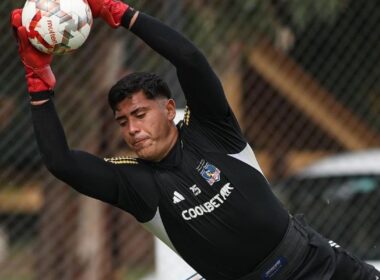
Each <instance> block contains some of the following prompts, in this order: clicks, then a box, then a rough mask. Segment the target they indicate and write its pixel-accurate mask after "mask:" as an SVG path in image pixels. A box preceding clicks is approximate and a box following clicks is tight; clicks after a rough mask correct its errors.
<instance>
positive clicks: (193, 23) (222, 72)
mask: <svg viewBox="0 0 380 280" xmlns="http://www.w3.org/2000/svg"><path fill="white" fill-rule="evenodd" d="M23 3H24V2H23V1H18V0H12V1H11V0H3V1H1V3H0V15H1V16H0V31H1V33H0V34H1V37H0V44H1V53H0V65H1V72H0V279H1V280H2V279H7V280H12V279H17V280H19V279H55V280H56V279H91V280H96V279H115V280H117V279H143V277H145V276H146V275H148V274H149V273H150V272H152V271H153V270H154V266H155V259H154V247H153V240H152V238H151V236H150V235H149V234H147V233H145V232H144V231H143V230H142V229H141V228H140V226H139V225H138V224H137V223H136V221H135V220H134V218H132V217H131V216H129V215H128V214H126V213H123V212H121V211H119V210H117V209H114V208H112V207H110V206H107V205H105V204H103V203H99V202H97V201H95V200H92V199H87V198H84V197H83V196H81V195H78V194H77V193H76V192H75V191H72V190H71V189H70V188H68V187H67V186H65V185H64V184H63V183H61V182H59V181H58V180H56V179H55V178H53V177H52V175H50V174H49V173H48V172H47V170H46V169H45V168H44V167H43V165H42V163H41V159H40V156H39V154H38V150H37V147H36V143H35V140H34V136H33V131H32V127H31V121H30V112H29V104H28V96H27V94H26V84H25V81H24V71H23V67H22V64H21V62H20V61H19V59H18V55H17V48H16V44H15V42H14V39H13V37H12V32H11V30H10V28H9V20H8V19H9V13H10V11H11V10H12V9H13V8H15V7H21V6H22V5H23ZM130 4H132V5H133V6H134V7H136V8H137V9H139V10H142V11H144V12H147V13H150V14H151V15H153V16H156V17H158V18H160V19H161V20H163V21H164V22H166V23H168V24H170V25H171V26H173V27H175V28H176V29H178V30H180V31H182V32H183V33H184V34H186V36H188V37H189V38H190V39H192V40H193V41H194V42H195V43H196V44H197V45H198V46H199V47H200V48H201V49H202V50H203V51H204V52H205V54H206V55H207V57H208V58H209V61H210V63H211V64H212V66H213V67H214V69H215V71H216V72H217V73H218V75H219V76H220V78H221V80H222V82H223V85H224V87H225V90H226V93H227V95H228V98H229V101H230V104H231V106H232V107H233V109H234V111H235V113H236V115H237V117H238V119H239V122H240V124H241V126H242V129H243V131H244V133H245V136H246V138H247V140H248V141H249V142H250V144H251V145H252V146H253V147H254V149H255V152H256V155H257V157H258V159H259V162H260V163H261V166H262V168H263V169H264V172H265V174H266V175H267V176H268V178H269V180H270V181H271V182H273V183H276V182H281V181H282V180H284V179H286V178H287V177H288V176H290V175H292V174H294V173H295V172H297V171H298V170H300V169H301V168H303V167H304V166H305V165H307V164H308V163H311V162H313V161H315V160H316V159H319V158H321V157H324V156H327V155H331V154H335V153H338V152H342V151H351V150H360V149H367V148H373V147H378V146H379V144H380V84H379V83H380V67H379V59H380V40H379V38H380V4H379V2H378V1H377V0H367V1H354V0H318V1H314V0H271V1H269V0H235V1H232V0H219V1H216V0H208V1H206V0H191V1H190V0H177V1H174V0H166V1H165V0H156V1H147V0H146V1H144V0H141V1H130ZM52 68H53V70H54V72H55V74H56V77H57V81H58V83H57V86H56V97H55V102H56V105H57V110H58V112H59V115H60V117H61V119H62V122H63V124H64V127H65V130H66V133H67V137H68V141H69V143H70V146H71V147H72V148H75V149H83V150H86V151H89V152H92V153H94V154H97V155H99V156H100V157H110V156H118V155H125V154H128V153H129V151H128V150H126V148H125V145H124V143H123V142H122V141H121V138H120V137H118V134H117V126H116V124H115V123H114V122H113V120H112V113H111V111H110V110H109V109H108V107H107V101H106V96H107V93H108V89H109V88H110V87H111V86H112V85H113V84H114V83H115V82H116V81H117V80H118V79H119V78H121V77H122V76H123V75H125V74H126V73H129V72H133V71H153V72H157V73H159V74H161V75H162V76H164V77H165V78H166V80H167V81H168V83H169V84H170V86H171V88H172V89H173V92H174V93H175V99H176V101H177V103H178V105H179V107H182V108H183V107H184V106H185V100H184V97H183V94H182V92H181V89H180V87H179V84H178V81H177V79H176V76H175V71H174V69H173V68H172V67H171V65H170V64H169V63H168V62H166V61H165V60H163V59H162V58H160V57H159V56H158V55H157V54H155V53H153V52H152V51H151V50H150V49H149V48H148V47H146V46H145V45H144V44H143V43H142V42H141V41H140V40H139V39H138V38H136V37H134V35H133V34H131V33H129V32H127V31H125V30H123V29H120V30H115V31H114V30H111V29H110V28H109V27H108V26H106V25H105V24H102V23H101V22H98V21H96V22H95V24H94V26H93V30H92V32H91V35H90V38H89V39H88V41H87V42H86V43H85V45H84V46H83V47H82V48H81V49H79V50H78V51H77V52H75V53H73V54H70V55H66V56H61V57H56V58H55V60H54V63H53V66H52ZM205 98H206V97H205ZM210 106H212V100H210ZM371 199H372V201H371V203H369V201H361V202H360V203H361V204H360V205H356V207H359V208H360V207H364V206H367V205H371V207H373V208H371V209H373V211H379V209H378V208H375V207H377V206H376V205H378V204H379V203H378V202H380V201H379V200H380V199H379V197H373V198H371ZM309 208H310V209H311V211H313V205H310V207H309ZM367 212H368V211H367ZM367 212H365V213H367ZM365 213H364V214H362V215H361V216H360V217H358V219H361V220H365V219H366V214H365ZM327 215H328V214H327ZM323 219H324V216H321V221H323ZM326 234H328V233H326ZM360 238H362V239H363V240H364V239H365V236H363V237H360ZM336 241H337V242H339V240H336ZM377 242H379V240H377ZM342 245H347V244H342ZM168 266H169V267H170V264H169V265H168Z"/></svg>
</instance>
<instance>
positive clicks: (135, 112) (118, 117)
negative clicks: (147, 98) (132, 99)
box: [115, 107, 149, 121]
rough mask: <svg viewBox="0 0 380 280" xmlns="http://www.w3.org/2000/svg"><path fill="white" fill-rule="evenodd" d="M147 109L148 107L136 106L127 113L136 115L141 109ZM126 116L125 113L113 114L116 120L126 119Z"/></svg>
mask: <svg viewBox="0 0 380 280" xmlns="http://www.w3.org/2000/svg"><path fill="white" fill-rule="evenodd" d="M148 109H149V108H148V107H138V108H136V109H135V110H133V111H132V112H130V113H129V114H130V115H136V114H138V113H140V112H141V111H147V110H148ZM126 118H127V117H126V116H125V115H120V116H115V120H117V121H119V120H122V119H126Z"/></svg>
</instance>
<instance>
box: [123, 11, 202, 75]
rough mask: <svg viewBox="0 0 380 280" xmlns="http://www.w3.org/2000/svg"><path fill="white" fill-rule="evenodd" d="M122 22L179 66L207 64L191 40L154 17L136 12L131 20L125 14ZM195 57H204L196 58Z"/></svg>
mask: <svg viewBox="0 0 380 280" xmlns="http://www.w3.org/2000/svg"><path fill="white" fill-rule="evenodd" d="M122 24H123V26H124V27H126V28H129V29H130V30H131V31H132V32H133V33H134V34H135V35H137V36H138V37H140V38H141V39H142V40H143V41H144V42H145V43H146V44H148V45H149V46H150V47H151V48H152V49H153V50H155V51H156V52H158V53H159V54H161V55H162V56H163V57H165V58H166V59H168V60H169V61H170V62H171V63H173V64H174V66H176V67H177V68H178V67H186V66H187V67H189V66H191V65H193V64H194V63H195V62H199V61H200V62H201V63H204V64H207V61H206V59H205V58H204V57H203V54H202V53H201V52H200V51H199V50H198V48H197V47H196V46H194V44H193V43H192V42H191V41H190V40H188V39H187V38H186V37H184V36H183V35H182V34H180V33H179V32H177V31H176V30H174V29H173V28H171V27H170V26H168V25H166V24H164V23H162V22H161V21H159V20H158V19H156V18H154V17H151V16H149V15H147V14H144V13H136V14H135V15H134V17H133V18H132V20H130V19H129V18H128V17H127V15H124V16H123V19H122ZM194 57H195V58H197V57H199V58H202V59H201V60H197V59H195V60H194Z"/></svg>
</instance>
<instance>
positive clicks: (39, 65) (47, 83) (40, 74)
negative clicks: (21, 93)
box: [11, 9, 56, 101]
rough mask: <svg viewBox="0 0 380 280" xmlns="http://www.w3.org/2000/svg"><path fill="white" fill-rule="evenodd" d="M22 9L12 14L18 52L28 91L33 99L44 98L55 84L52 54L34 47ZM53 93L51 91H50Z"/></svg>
mask: <svg viewBox="0 0 380 280" xmlns="http://www.w3.org/2000/svg"><path fill="white" fill-rule="evenodd" d="M21 14H22V9H16V10H13V11H12V14H11V25H12V28H13V31H14V33H15V36H16V39H17V42H18V52H19V55H20V58H21V61H22V63H23V64H24V66H25V72H26V80H27V83H28V91H29V93H30V94H31V99H32V100H33V101H38V100H44V99H47V98H48V97H49V94H48V93H46V94H41V93H42V92H51V91H52V90H53V88H54V86H55V82H56V81H55V77H54V74H53V72H52V70H51V68H50V63H51V61H52V59H53V57H52V55H49V54H45V53H42V52H40V51H38V50H37V49H36V48H34V47H33V46H32V45H31V43H30V42H29V39H28V33H27V30H26V28H25V27H24V26H22V22H21ZM36 93H37V94H36ZM50 95H51V93H50Z"/></svg>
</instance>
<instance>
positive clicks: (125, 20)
mask: <svg viewBox="0 0 380 280" xmlns="http://www.w3.org/2000/svg"><path fill="white" fill-rule="evenodd" d="M136 13H137V10H135V9H133V8H132V7H128V9H127V10H126V11H125V13H124V14H123V16H122V18H121V24H122V25H123V26H124V27H125V28H128V29H129V26H130V25H131V21H132V19H133V17H134V15H135V14H136Z"/></svg>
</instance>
